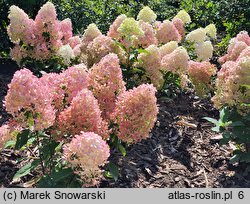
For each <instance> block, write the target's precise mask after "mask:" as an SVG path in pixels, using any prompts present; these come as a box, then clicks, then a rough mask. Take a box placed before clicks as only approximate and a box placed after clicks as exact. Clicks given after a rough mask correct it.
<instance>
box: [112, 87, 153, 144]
mask: <svg viewBox="0 0 250 204" xmlns="http://www.w3.org/2000/svg"><path fill="white" fill-rule="evenodd" d="M155 92H156V89H155V88H154V87H153V85H149V84H143V85H140V86H139V87H137V88H134V89H132V90H129V91H126V92H123V93H121V94H120V95H119V96H118V99H117V102H116V109H115V111H114V113H113V116H112V117H113V120H114V122H115V123H117V124H118V126H119V127H118V129H117V131H116V134H117V136H118V138H119V139H121V140H122V141H124V142H127V143H135V142H139V141H141V140H142V139H146V138H148V137H149V132H150V130H151V129H152V128H153V126H154V123H155V122H156V116H157V113H158V107H157V104H156V97H155Z"/></svg>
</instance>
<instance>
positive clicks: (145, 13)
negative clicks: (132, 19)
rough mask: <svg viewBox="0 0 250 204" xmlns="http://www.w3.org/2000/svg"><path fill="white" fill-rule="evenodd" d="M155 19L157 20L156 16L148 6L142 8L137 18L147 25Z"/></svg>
mask: <svg viewBox="0 0 250 204" xmlns="http://www.w3.org/2000/svg"><path fill="white" fill-rule="evenodd" d="M156 18H157V15H156V14H155V13H154V11H153V10H152V9H151V8H149V7H148V6H145V7H143V8H142V10H140V12H139V14H138V16H137V19H138V20H142V21H144V22H147V23H153V22H154V21H155V20H156Z"/></svg>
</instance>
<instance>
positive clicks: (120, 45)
mask: <svg viewBox="0 0 250 204" xmlns="http://www.w3.org/2000/svg"><path fill="white" fill-rule="evenodd" d="M114 42H115V44H116V45H118V46H119V47H120V48H122V49H123V50H124V51H126V52H127V49H126V47H125V46H124V45H123V44H121V43H120V42H118V41H116V40H114Z"/></svg>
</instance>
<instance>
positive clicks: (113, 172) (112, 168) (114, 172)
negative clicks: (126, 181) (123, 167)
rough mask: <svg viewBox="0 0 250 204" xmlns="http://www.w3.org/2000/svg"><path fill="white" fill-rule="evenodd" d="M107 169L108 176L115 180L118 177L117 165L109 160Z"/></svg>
mask: <svg viewBox="0 0 250 204" xmlns="http://www.w3.org/2000/svg"><path fill="white" fill-rule="evenodd" d="M107 167H108V170H109V173H110V176H112V178H113V179H114V180H115V181H117V179H118V176H119V169H118V167H117V166H116V165H115V164H113V163H112V162H109V163H108V165H107Z"/></svg>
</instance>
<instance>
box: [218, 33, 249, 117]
mask: <svg viewBox="0 0 250 204" xmlns="http://www.w3.org/2000/svg"><path fill="white" fill-rule="evenodd" d="M249 50H250V37H249V35H248V33H247V32H245V31H242V32H240V33H239V34H238V35H237V36H236V37H235V38H233V39H232V40H231V42H230V45H229V47H228V53H227V54H226V55H224V56H223V57H222V58H220V62H221V63H222V68H221V70H220V71H219V72H218V74H217V75H218V77H217V79H216V94H215V96H214V97H213V102H214V104H215V106H216V107H217V108H221V107H222V106H225V105H227V106H229V107H234V106H235V107H237V109H238V111H239V112H240V113H242V114H246V113H249V112H250V109H249V106H245V104H249V103H250V89H249V86H250V55H249V54H250V52H249Z"/></svg>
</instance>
